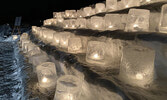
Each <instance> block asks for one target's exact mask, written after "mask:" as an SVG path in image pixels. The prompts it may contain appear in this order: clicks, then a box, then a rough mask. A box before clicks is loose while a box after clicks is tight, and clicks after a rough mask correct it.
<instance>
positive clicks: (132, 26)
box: [125, 9, 150, 32]
mask: <svg viewBox="0 0 167 100" xmlns="http://www.w3.org/2000/svg"><path fill="white" fill-rule="evenodd" d="M149 18H150V11H149V10H145V9H130V10H129V13H128V17H127V23H126V27H125V31H132V32H136V31H149Z"/></svg>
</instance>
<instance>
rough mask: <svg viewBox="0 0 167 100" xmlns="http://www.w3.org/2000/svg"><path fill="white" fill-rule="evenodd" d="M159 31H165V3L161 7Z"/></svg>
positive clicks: (166, 12) (166, 15)
mask: <svg viewBox="0 0 167 100" xmlns="http://www.w3.org/2000/svg"><path fill="white" fill-rule="evenodd" d="M159 31H160V32H162V33H167V4H165V5H163V6H162V9H161V17H160V23H159Z"/></svg>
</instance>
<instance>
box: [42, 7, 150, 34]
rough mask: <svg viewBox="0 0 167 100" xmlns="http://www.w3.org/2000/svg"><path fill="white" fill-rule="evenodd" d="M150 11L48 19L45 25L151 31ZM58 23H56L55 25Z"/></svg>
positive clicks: (131, 10)
mask: <svg viewBox="0 0 167 100" xmlns="http://www.w3.org/2000/svg"><path fill="white" fill-rule="evenodd" d="M149 18H150V11H149V10H145V9H130V11H129V14H106V15H105V16H104V17H100V16H92V17H91V18H88V19H86V18H77V19H66V20H63V19H61V23H62V24H60V23H59V22H58V23H57V22H56V21H58V20H59V19H48V20H45V21H44V26H45V25H55V26H59V27H63V28H65V29H93V30H102V31H104V30H125V31H149ZM55 22H56V23H55Z"/></svg>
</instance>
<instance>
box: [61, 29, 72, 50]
mask: <svg viewBox="0 0 167 100" xmlns="http://www.w3.org/2000/svg"><path fill="white" fill-rule="evenodd" d="M71 34H72V33H70V32H63V33H60V47H61V48H64V49H67V48H68V40H69V38H70V37H71Z"/></svg>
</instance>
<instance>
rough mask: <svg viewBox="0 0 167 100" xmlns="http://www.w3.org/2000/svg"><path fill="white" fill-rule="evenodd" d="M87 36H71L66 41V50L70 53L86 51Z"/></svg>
mask: <svg viewBox="0 0 167 100" xmlns="http://www.w3.org/2000/svg"><path fill="white" fill-rule="evenodd" d="M86 46H87V38H86V37H83V36H81V37H73V38H70V39H69V41H68V52H70V53H74V54H75V53H84V52H85V51H86Z"/></svg>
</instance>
